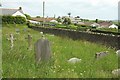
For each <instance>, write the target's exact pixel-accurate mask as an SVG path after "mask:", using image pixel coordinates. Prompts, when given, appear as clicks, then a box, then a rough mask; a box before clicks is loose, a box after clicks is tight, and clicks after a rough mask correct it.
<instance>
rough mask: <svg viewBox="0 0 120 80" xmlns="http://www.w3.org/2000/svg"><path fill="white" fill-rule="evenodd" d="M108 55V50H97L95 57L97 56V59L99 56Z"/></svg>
mask: <svg viewBox="0 0 120 80" xmlns="http://www.w3.org/2000/svg"><path fill="white" fill-rule="evenodd" d="M107 55H108V51H105V52H97V53H96V54H95V58H96V59H99V58H102V57H105V56H107Z"/></svg>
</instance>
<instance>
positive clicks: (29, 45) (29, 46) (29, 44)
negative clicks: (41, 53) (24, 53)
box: [25, 34, 32, 50]
mask: <svg viewBox="0 0 120 80" xmlns="http://www.w3.org/2000/svg"><path fill="white" fill-rule="evenodd" d="M25 39H27V40H28V50H32V36H31V35H30V34H28V36H27V38H25Z"/></svg>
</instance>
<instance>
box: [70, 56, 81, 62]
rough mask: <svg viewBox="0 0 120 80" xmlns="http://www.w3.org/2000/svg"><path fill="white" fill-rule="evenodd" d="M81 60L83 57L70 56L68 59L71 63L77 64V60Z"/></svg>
mask: <svg viewBox="0 0 120 80" xmlns="http://www.w3.org/2000/svg"><path fill="white" fill-rule="evenodd" d="M80 61H81V59H79V58H75V57H74V58H70V59H69V60H68V62H69V63H73V64H75V63H77V62H80Z"/></svg>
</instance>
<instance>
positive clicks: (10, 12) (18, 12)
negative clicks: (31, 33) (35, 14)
mask: <svg viewBox="0 0 120 80" xmlns="http://www.w3.org/2000/svg"><path fill="white" fill-rule="evenodd" d="M0 11H2V14H0V15H11V16H22V17H24V18H26V16H25V15H24V13H23V10H22V7H19V9H7V8H0Z"/></svg>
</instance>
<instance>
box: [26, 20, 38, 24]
mask: <svg viewBox="0 0 120 80" xmlns="http://www.w3.org/2000/svg"><path fill="white" fill-rule="evenodd" d="M28 21H29V22H30V23H33V24H40V22H38V21H33V20H28Z"/></svg>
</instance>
